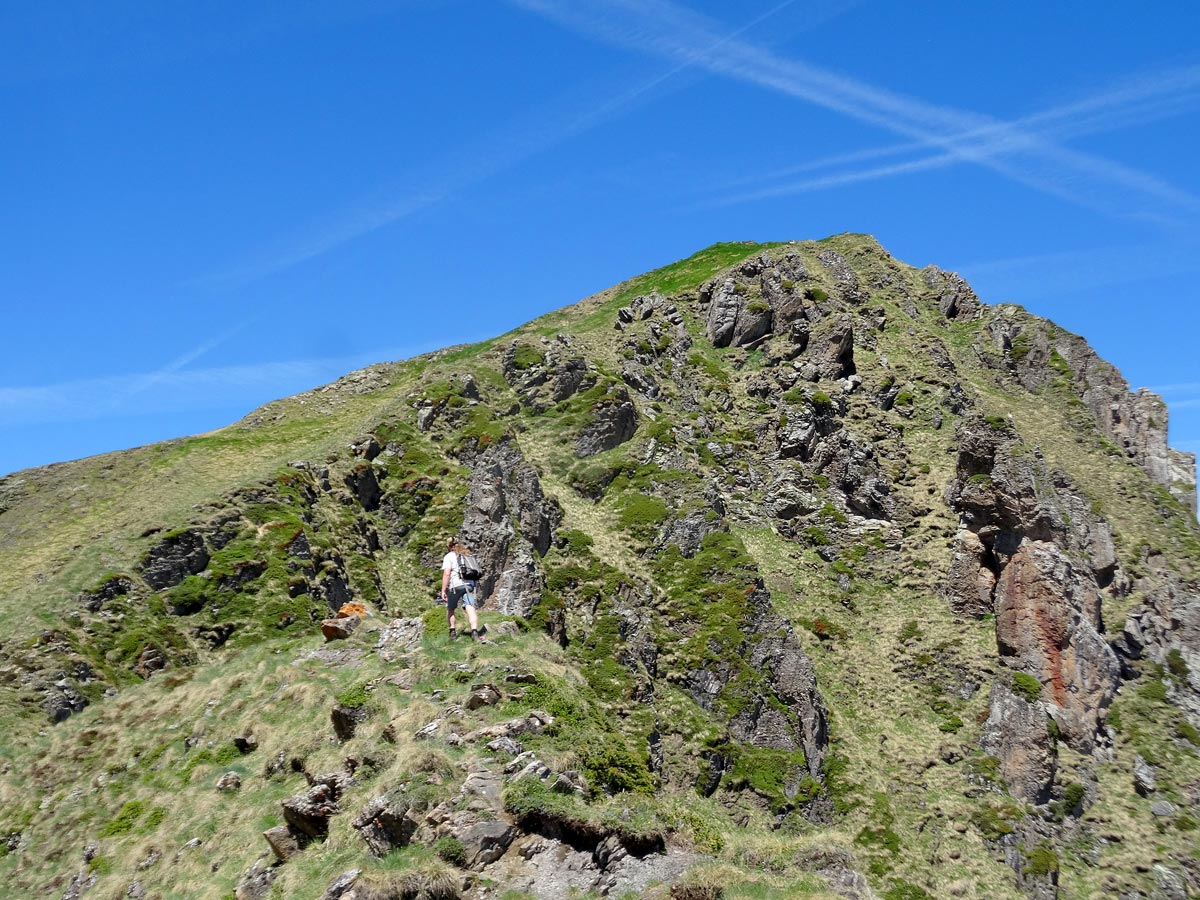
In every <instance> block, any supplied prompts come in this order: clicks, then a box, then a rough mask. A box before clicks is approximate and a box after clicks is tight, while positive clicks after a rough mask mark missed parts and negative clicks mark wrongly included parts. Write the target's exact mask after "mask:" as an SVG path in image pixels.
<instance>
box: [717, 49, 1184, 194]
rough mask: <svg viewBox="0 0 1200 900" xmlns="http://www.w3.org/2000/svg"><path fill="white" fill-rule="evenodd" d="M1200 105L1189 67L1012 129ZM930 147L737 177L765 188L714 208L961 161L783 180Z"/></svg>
mask: <svg viewBox="0 0 1200 900" xmlns="http://www.w3.org/2000/svg"><path fill="white" fill-rule="evenodd" d="M1197 101H1200V66H1190V67H1186V68H1182V69H1172V70H1168V71H1164V72H1159V73H1154V74H1152V75H1142V76H1139V77H1137V78H1136V79H1130V80H1127V81H1126V82H1124V83H1122V84H1119V85H1117V86H1115V87H1113V88H1110V89H1109V90H1106V91H1103V92H1101V93H1098V94H1094V95H1092V96H1089V97H1085V98H1083V99H1080V100H1076V101H1074V102H1072V103H1068V104H1064V105H1060V106H1056V107H1053V108H1051V109H1047V110H1043V111H1041V112H1037V113H1033V114H1032V115H1028V116H1025V117H1023V118H1021V119H1017V120H1016V121H1014V122H1013V123H1012V126H1013V127H1016V128H1019V129H1022V130H1030V131H1037V132H1038V133H1040V134H1041V135H1042V136H1043V137H1048V138H1053V139H1056V140H1065V139H1069V138H1075V137H1082V136H1085V135H1090V134H1096V133H1103V132H1111V131H1118V130H1121V129H1124V128H1130V127H1133V126H1135V125H1144V124H1148V123H1150V122H1154V121H1157V120H1160V119H1163V118H1167V117H1170V116H1175V115H1179V114H1181V113H1184V112H1188V111H1191V110H1193V109H1194V108H1195V106H1196V104H1197ZM995 134H996V129H995V128H994V127H989V128H986V129H982V130H979V131H976V132H973V133H969V134H962V135H960V136H958V139H959V140H963V141H967V140H979V139H981V138H984V139H986V138H990V137H992V136H993V135H995ZM926 149H927V145H926V144H924V143H921V142H915V141H909V142H905V143H900V144H890V145H887V146H883V147H874V148H869V149H865V150H857V151H854V152H851V153H844V154H836V155H832V156H825V157H820V158H817V159H813V160H808V161H806V162H803V163H799V164H797V165H793V166H787V167H785V168H782V169H777V170H775V171H773V172H767V173H762V174H758V175H752V176H747V177H744V178H739V179H734V180H731V181H730V182H728V183H727V184H726V185H725V188H726V189H728V190H732V189H734V188H739V187H744V186H747V185H751V184H759V185H764V186H763V187H760V188H759V189H758V190H754V191H750V192H748V193H739V194H728V195H727V196H726V197H724V198H722V199H718V200H716V201H714V204H713V205H718V206H721V205H728V204H730V203H739V202H744V201H748V200H757V199H761V198H765V197H774V196H779V195H782V194H789V193H796V192H799V191H805V190H819V189H821V188H823V187H832V186H837V185H840V184H852V183H855V182H860V181H868V180H871V179H873V178H881V177H886V176H889V175H894V174H904V173H907V172H916V171H925V170H928V169H933V168H940V167H943V166H946V165H950V164H953V163H957V162H959V161H960V160H959V158H958V157H957V156H954V155H951V154H938V155H936V156H933V157H926V158H923V159H920V160H908V161H907V162H905V163H902V164H895V165H899V166H902V167H901V168H893V167H891V166H878V167H871V168H867V169H863V170H851V171H848V172H847V171H843V172H838V173H836V174H835V175H827V176H822V177H815V178H811V179H808V180H802V181H784V179H787V178H790V177H792V176H795V175H800V174H803V173H806V172H812V171H819V170H821V169H839V168H843V167H845V166H848V165H852V164H854V163H861V162H867V161H870V160H877V159H886V158H888V157H896V156H904V155H910V154H913V153H918V152H920V151H924V150H926ZM778 182H783V183H778ZM772 183H774V184H772ZM766 185H770V186H766Z"/></svg>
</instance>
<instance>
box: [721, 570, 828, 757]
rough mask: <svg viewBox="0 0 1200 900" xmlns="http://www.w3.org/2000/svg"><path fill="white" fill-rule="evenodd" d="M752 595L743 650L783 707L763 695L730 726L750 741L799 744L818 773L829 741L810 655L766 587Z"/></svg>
mask: <svg viewBox="0 0 1200 900" xmlns="http://www.w3.org/2000/svg"><path fill="white" fill-rule="evenodd" d="M751 601H752V603H753V608H754V620H753V624H752V627H751V629H750V630H749V632H748V638H747V643H746V645H745V646H744V647H743V654H744V657H745V659H746V660H747V661H748V662H749V663H750V665H751V666H752V667H753V668H754V669H755V670H757V671H759V672H761V673H763V675H764V676H765V678H766V686H767V687H768V689H769V690H770V693H771V694H772V695H774V697H775V699H776V700H777V701H779V702H780V704H781V705H782V709H780V708H779V707H775V708H774V709H771V708H769V707H768V706H767V705H766V703H765V700H766V698H764V703H763V704H760V705H759V707H758V710H757V712H756V713H753V714H750V715H747V716H746V717H744V718H739V719H738V720H735V722H734V723H733V724H732V725H731V727H730V731H731V733H734V734H735V736H736V735H737V733H738V732H739V731H741V732H742V733H743V734H744V738H743V739H744V740H745V741H746V742H747V743H749V744H751V745H752V746H756V747H771V748H774V749H799V750H803V751H804V758H805V761H806V764H807V767H808V774H809V775H810V776H811V777H812V778H814V779H819V778H820V777H821V765H822V763H823V762H824V760H825V752H826V750H827V748H828V744H829V720H828V713H827V712H826V710H825V701H824V700H823V699H822V697H821V694H820V691H818V690H817V676H816V672H815V671H814V670H813V666H812V660H810V659H809V658H808V654H806V653H805V652H804V649H803V648H802V647H801V646H800V644H799V642H798V641H797V640H796V638H795V635H794V633H793V631H792V625H791V623H790V622H788V621H787V620H786V619H784V618H783V617H782V616H781V615H779V613H778V612H776V611H775V608H774V605H773V604H772V603H771V598H770V595H769V594H768V593H767V592H766V591H765V590H762V589H761V588H759V589H758V590H756V591H755V592H754V594H753V596H752V597H751ZM784 710H786V712H784Z"/></svg>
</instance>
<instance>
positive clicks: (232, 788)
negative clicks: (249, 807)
mask: <svg viewBox="0 0 1200 900" xmlns="http://www.w3.org/2000/svg"><path fill="white" fill-rule="evenodd" d="M241 789H242V776H241V775H239V774H238V773H237V772H226V773H225V774H224V775H222V776H221V777H220V778H218V779H217V790H218V791H221V792H222V793H226V794H232V793H236V792H237V791H240V790H241Z"/></svg>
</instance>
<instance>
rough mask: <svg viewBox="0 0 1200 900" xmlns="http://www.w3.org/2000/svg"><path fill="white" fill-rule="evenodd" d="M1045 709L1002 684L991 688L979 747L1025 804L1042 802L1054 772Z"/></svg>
mask: <svg viewBox="0 0 1200 900" xmlns="http://www.w3.org/2000/svg"><path fill="white" fill-rule="evenodd" d="M1047 721H1048V720H1047V714H1046V707H1045V704H1043V703H1042V702H1041V701H1034V702H1032V703H1031V702H1029V701H1027V700H1025V699H1024V698H1022V697H1018V696H1017V695H1016V694H1015V693H1013V691H1012V689H1011V688H1009V687H1008V685H1007V684H1004V683H1003V682H998V683H997V684H995V685H994V686H993V687H992V694H991V705H990V711H989V713H988V719H987V722H986V723H984V726H983V735H982V736H981V737H980V740H979V746H980V749H982V750H983V752H984V753H987V754H989V755H991V756H995V757H996V758H997V759H999V760H1000V774H1001V775H1002V776H1003V777H1004V781H1005V783H1006V784H1007V785H1008V788H1009V791H1010V792H1011V793H1012V795H1013V796H1014V797H1016V798H1017V799H1018V800H1023V801H1025V802H1026V803H1034V804H1037V803H1045V802H1046V801H1047V800H1049V799H1050V787H1051V785H1052V784H1053V782H1054V773H1055V770H1056V769H1057V759H1056V755H1055V753H1054V752H1053V750H1052V744H1051V741H1050V732H1049V728H1048V727H1047V725H1046V723H1047Z"/></svg>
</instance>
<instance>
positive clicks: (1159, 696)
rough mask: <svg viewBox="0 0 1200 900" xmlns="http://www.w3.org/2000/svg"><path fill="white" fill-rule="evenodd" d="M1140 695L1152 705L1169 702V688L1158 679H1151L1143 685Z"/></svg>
mask: <svg viewBox="0 0 1200 900" xmlns="http://www.w3.org/2000/svg"><path fill="white" fill-rule="evenodd" d="M1139 693H1141V695H1142V697H1143V698H1145V699H1146V700H1149V701H1150V702H1151V703H1165V702H1166V701H1167V686H1166V685H1165V684H1164V683H1163V682H1162V681H1160V680H1159V679H1157V678H1154V679H1151V680H1150V681H1147V682H1146V683H1145V684H1144V685H1142V689H1141V691H1140V692H1139Z"/></svg>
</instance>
